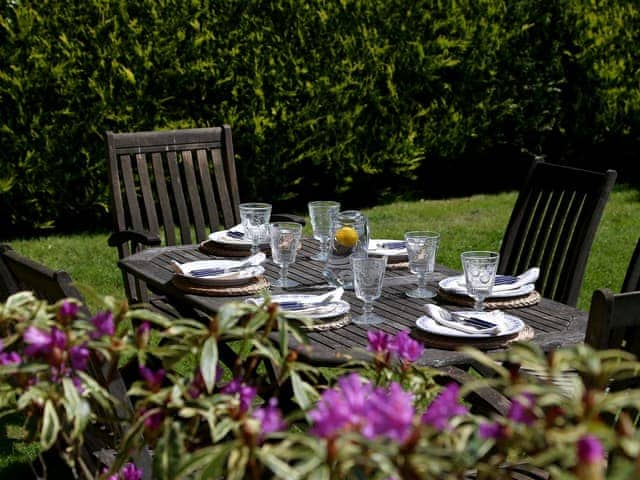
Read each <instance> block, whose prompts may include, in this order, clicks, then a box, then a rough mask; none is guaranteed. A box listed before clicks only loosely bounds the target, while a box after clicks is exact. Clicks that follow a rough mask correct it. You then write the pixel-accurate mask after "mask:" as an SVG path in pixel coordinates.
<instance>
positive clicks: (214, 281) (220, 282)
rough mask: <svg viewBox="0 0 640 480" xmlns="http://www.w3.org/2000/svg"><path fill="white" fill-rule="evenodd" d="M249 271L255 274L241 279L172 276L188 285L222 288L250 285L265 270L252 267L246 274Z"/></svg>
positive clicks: (181, 274)
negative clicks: (186, 282) (188, 283)
mask: <svg viewBox="0 0 640 480" xmlns="http://www.w3.org/2000/svg"><path fill="white" fill-rule="evenodd" d="M205 261H210V260H205ZM221 261H229V260H221ZM231 261H233V260H231ZM190 263H193V262H190ZM251 271H254V272H255V273H252V274H251V275H249V276H241V277H238V276H236V277H234V278H217V277H193V276H191V275H186V274H184V273H178V272H175V273H174V275H176V276H178V277H180V278H182V279H184V280H186V281H188V282H190V283H193V284H195V285H203V286H207V287H215V286H221V287H222V286H234V285H245V284H247V283H250V282H251V280H252V279H254V278H256V277H259V276H260V275H262V274H263V273H264V272H265V268H264V267H263V266H262V265H254V266H252V267H249V268H247V269H246V272H247V273H248V272H251ZM234 273H240V272H234Z"/></svg>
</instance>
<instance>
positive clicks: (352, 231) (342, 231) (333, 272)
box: [322, 210, 369, 289]
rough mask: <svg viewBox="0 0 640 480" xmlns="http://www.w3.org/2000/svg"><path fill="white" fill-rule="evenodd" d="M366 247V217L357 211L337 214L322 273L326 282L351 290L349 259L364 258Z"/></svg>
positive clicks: (367, 227) (367, 242) (351, 273)
mask: <svg viewBox="0 0 640 480" xmlns="http://www.w3.org/2000/svg"><path fill="white" fill-rule="evenodd" d="M368 246H369V225H368V220H367V217H366V216H365V215H363V214H362V213H361V212H360V211H358V210H344V211H342V212H340V213H338V215H337V216H336V218H335V220H334V222H333V228H332V232H331V244H330V247H329V255H328V258H327V262H326V263H325V267H324V270H323V272H322V274H323V275H324V277H325V279H326V280H327V282H329V283H330V284H331V285H334V286H341V287H344V288H347V289H352V288H353V270H352V267H351V258H352V257H354V256H356V257H366V256H367V248H368Z"/></svg>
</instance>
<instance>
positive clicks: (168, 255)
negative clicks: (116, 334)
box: [119, 238, 587, 367]
mask: <svg viewBox="0 0 640 480" xmlns="http://www.w3.org/2000/svg"><path fill="white" fill-rule="evenodd" d="M316 252H317V242H315V241H314V240H312V239H308V238H305V239H304V240H303V245H302V249H301V250H300V252H299V255H298V259H297V260H296V263H294V264H293V265H291V266H290V268H289V276H290V278H291V279H293V280H296V281H298V282H300V283H301V284H302V285H303V286H307V287H309V290H312V289H313V288H317V286H318V284H321V283H322V282H323V278H322V274H321V271H322V263H321V262H317V261H313V260H311V259H310V258H309V257H310V256H311V255H313V254H315V253H316ZM210 258H214V257H211V256H208V255H206V254H204V253H202V252H200V251H199V250H198V246H197V245H190V246H175V247H161V248H152V249H147V250H144V251H142V252H140V253H136V254H134V255H131V256H129V257H127V258H124V259H122V260H120V261H119V266H120V268H122V269H123V270H125V271H127V272H129V273H131V274H133V275H134V276H136V277H137V278H139V279H141V280H144V281H145V282H146V283H147V285H148V286H149V288H150V289H151V290H152V291H154V292H156V293H158V294H161V295H164V296H166V298H167V299H168V300H169V301H170V302H171V304H172V305H173V306H174V307H175V308H176V309H178V310H179V311H180V312H181V313H182V314H183V315H185V316H189V315H190V314H191V313H192V312H194V311H195V310H197V311H200V312H203V313H206V314H213V313H215V312H216V311H217V310H218V308H219V307H220V306H221V305H222V304H224V303H227V302H229V301H242V300H243V298H244V297H211V296H203V295H193V294H188V293H185V292H183V291H182V290H179V289H178V288H176V287H175V286H174V285H173V284H172V281H171V280H172V277H173V271H172V270H171V268H170V263H171V260H176V261H178V262H181V263H184V262H188V261H194V260H203V259H210ZM265 268H266V276H267V278H268V279H270V280H275V279H276V278H278V275H279V267H278V266H277V265H275V264H273V263H272V262H271V260H270V258H268V260H267V262H266V263H265ZM456 273H458V272H456V271H454V270H451V269H449V268H446V267H443V266H437V267H436V271H435V272H434V273H433V274H432V275H431V276H430V279H429V283H430V284H431V285H432V286H435V285H436V284H437V282H438V281H439V280H441V279H442V278H444V277H446V276H450V275H453V274H456ZM415 283H416V277H415V276H414V275H412V274H411V273H410V272H409V271H408V270H407V269H406V268H402V269H388V270H387V273H386V274H385V285H384V288H383V293H382V296H381V298H379V299H378V300H376V301H375V302H374V309H375V311H376V312H377V313H378V314H379V315H381V316H382V317H384V318H385V322H384V323H382V324H380V325H375V326H373V327H368V328H367V326H361V325H356V324H353V323H350V324H348V325H346V326H344V327H341V328H336V329H330V330H325V331H314V332H310V333H309V334H308V337H309V341H310V344H309V345H308V346H295V345H294V347H296V348H300V349H301V353H303V354H304V356H305V357H306V360H307V361H309V362H311V363H314V364H317V365H332V364H336V363H339V362H341V361H344V359H345V356H350V355H353V356H356V357H359V356H361V352H362V351H363V350H364V348H365V347H366V343H367V330H368V329H370V328H375V329H380V330H384V331H386V332H388V333H390V334H395V333H397V332H398V331H400V330H410V331H413V330H414V329H415V320H416V319H417V318H418V317H420V316H421V315H423V313H424V311H423V308H422V306H423V304H424V303H425V301H424V300H418V299H411V298H408V297H407V296H406V295H405V294H404V292H405V291H406V290H408V289H409V288H413V286H415ZM327 290H328V287H327V289H326V290H324V291H327ZM272 291H273V293H282V292H281V290H279V289H275V288H274V289H272ZM294 291H295V292H297V290H296V289H292V290H291V292H292V293H293V292H294ZM321 292H322V290H318V291H317V292H316V293H321ZM305 293H308V292H305ZM343 299H344V300H346V301H347V302H349V304H350V305H351V309H352V313H353V314H355V315H357V314H360V313H361V312H362V301H360V300H359V299H357V298H356V297H355V294H354V293H353V292H352V291H347V292H345V294H344V297H343ZM435 301H436V302H437V301H438V299H437V298H436V299H435ZM443 306H447V305H443ZM448 308H452V309H453V308H456V309H459V307H455V306H449V307H448ZM194 309H195V310H194ZM509 311H510V312H511V313H512V314H514V315H517V316H519V317H520V318H522V319H523V320H524V321H525V322H526V323H527V324H528V325H529V326H531V327H532V328H533V330H534V331H535V337H534V338H533V340H532V341H533V342H535V343H536V344H538V345H540V346H541V347H542V348H543V349H544V350H551V349H554V348H559V347H562V346H566V345H572V344H576V343H580V342H582V341H583V339H584V333H585V330H586V323H587V313H586V312H584V311H582V310H579V309H577V308H573V307H570V306H567V305H564V304H561V303H558V302H555V301H552V300H548V299H544V298H543V299H542V300H541V301H540V302H539V303H538V304H536V305H533V306H528V307H522V308H517V309H512V310H509ZM466 360H468V358H466V357H465V355H463V354H462V353H459V352H457V351H454V350H445V349H441V348H431V347H428V348H426V349H425V352H424V354H423V356H422V358H421V360H420V363H421V364H424V365H430V366H434V367H442V366H447V365H462V364H465V363H468V362H466Z"/></svg>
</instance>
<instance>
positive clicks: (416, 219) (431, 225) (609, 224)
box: [0, 187, 640, 479]
mask: <svg viewBox="0 0 640 480" xmlns="http://www.w3.org/2000/svg"><path fill="white" fill-rule="evenodd" d="M515 200H516V193H515V192H508V193H502V194H497V195H475V196H471V197H464V198H454V199H448V200H428V201H426V200H425V201H413V202H396V203H392V204H389V205H384V206H379V207H375V208H372V209H368V210H366V211H365V213H366V214H367V215H368V216H369V221H370V226H371V232H372V236H373V237H374V238H402V236H403V233H404V232H405V231H408V230H421V229H424V230H427V229H428V230H435V231H438V232H440V233H441V241H440V250H439V252H438V262H439V263H441V264H443V265H446V266H449V267H452V268H456V269H461V266H460V252H462V251H464V250H472V249H477V250H498V249H499V247H500V241H501V239H502V236H503V233H504V229H505V227H506V225H507V221H508V219H509V215H510V213H511V209H512V208H513V204H514V203H515ZM344 207H349V206H348V205H345V206H344ZM298 213H301V214H304V213H306V212H298ZM639 219H640V191H638V190H636V189H631V188H624V187H617V188H616V189H615V190H614V192H613V194H612V196H611V198H610V200H609V203H608V205H607V207H606V209H605V213H604V216H603V219H602V222H601V224H600V227H599V230H598V232H597V235H596V240H595V243H594V245H593V248H592V251H591V255H590V258H589V262H588V264H587V271H586V275H585V281H584V284H583V287H582V291H581V295H580V299H579V304H578V306H579V307H580V308H582V309H585V310H587V309H588V308H589V303H590V300H591V295H592V293H593V291H594V290H595V289H596V288H603V287H607V288H610V289H612V290H614V291H618V290H619V289H620V286H621V284H622V280H623V278H624V274H625V271H626V268H627V264H628V261H629V258H630V256H631V253H632V251H633V248H634V246H635V243H636V241H637V239H638V237H639V236H640V221H639ZM305 233H307V234H310V233H311V230H310V227H309V226H307V227H306V228H305ZM107 236H108V233H91V234H85V233H80V234H75V235H69V236H55V235H54V236H48V237H42V238H34V239H13V240H11V241H10V242H8V243H10V244H11V246H12V247H13V248H14V249H15V250H16V251H18V252H19V253H21V254H22V255H25V256H27V257H31V258H33V259H35V260H37V261H39V262H41V263H43V264H45V265H47V266H49V267H51V268H53V269H62V270H66V271H67V272H68V273H69V274H70V275H71V277H72V278H73V279H74V280H75V282H76V284H77V286H78V288H79V289H80V291H81V292H82V293H83V294H84V295H85V298H86V300H87V302H88V304H89V307H90V309H91V310H92V311H96V310H97V309H98V308H99V307H100V305H101V302H100V296H103V295H113V296H116V297H119V298H123V297H124V291H123V289H122V279H121V276H120V271H119V270H118V268H117V266H116V262H117V253H116V250H115V249H113V248H110V247H108V246H107ZM19 422H20V420H19V419H14V420H10V421H5V422H4V428H7V430H6V431H5V432H3V433H4V435H2V436H3V437H4V438H3V439H2V440H0V479H1V478H15V477H17V476H19V475H20V473H19V472H18V471H17V470H16V469H20V468H23V467H24V462H28V461H29V460H30V459H33V458H34V455H35V454H36V452H37V449H36V448H34V447H33V445H28V444H27V445H25V444H24V443H22V442H21V441H20V431H21V429H20V423H19Z"/></svg>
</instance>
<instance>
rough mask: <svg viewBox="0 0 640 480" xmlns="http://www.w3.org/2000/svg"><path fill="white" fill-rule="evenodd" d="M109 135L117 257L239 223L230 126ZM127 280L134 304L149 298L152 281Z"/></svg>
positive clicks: (113, 238) (112, 239)
mask: <svg viewBox="0 0 640 480" xmlns="http://www.w3.org/2000/svg"><path fill="white" fill-rule="evenodd" d="M106 136H107V148H108V154H109V163H108V165H109V186H110V190H111V211H112V215H113V225H114V227H113V233H112V235H111V236H110V237H109V245H110V246H114V247H117V249H118V255H119V258H124V257H126V256H128V255H130V254H131V253H133V252H136V251H139V250H140V249H143V248H147V247H150V246H160V245H188V244H194V243H200V242H202V241H204V240H206V239H207V238H208V235H209V234H210V233H211V232H214V231H217V230H220V229H221V228H230V227H232V226H234V225H236V224H238V223H240V212H239V208H238V205H239V203H240V190H239V187H238V177H237V173H236V165H235V158H234V153H233V140H232V137H231V128H230V127H229V125H222V126H220V127H211V128H194V129H182V130H168V131H151V132H129V133H113V132H107V135H106ZM276 219H279V220H284V219H286V220H293V221H296V222H299V223H304V218H303V217H300V216H295V215H285V214H280V215H276V214H274V215H272V220H276ZM123 280H124V287H125V291H126V295H127V298H128V299H129V301H130V302H131V303H139V302H145V303H148V302H149V301H150V296H149V293H148V291H147V288H146V285H144V284H143V283H142V282H140V281H137V280H135V279H134V278H133V277H132V276H131V275H128V274H126V273H124V272H123ZM155 300H156V302H154V301H152V302H151V303H152V304H154V306H156V307H158V302H157V300H158V299H157V298H156V299H155ZM164 306H165V305H164V304H162V303H161V304H160V306H159V308H160V310H164ZM167 313H171V312H167Z"/></svg>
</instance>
